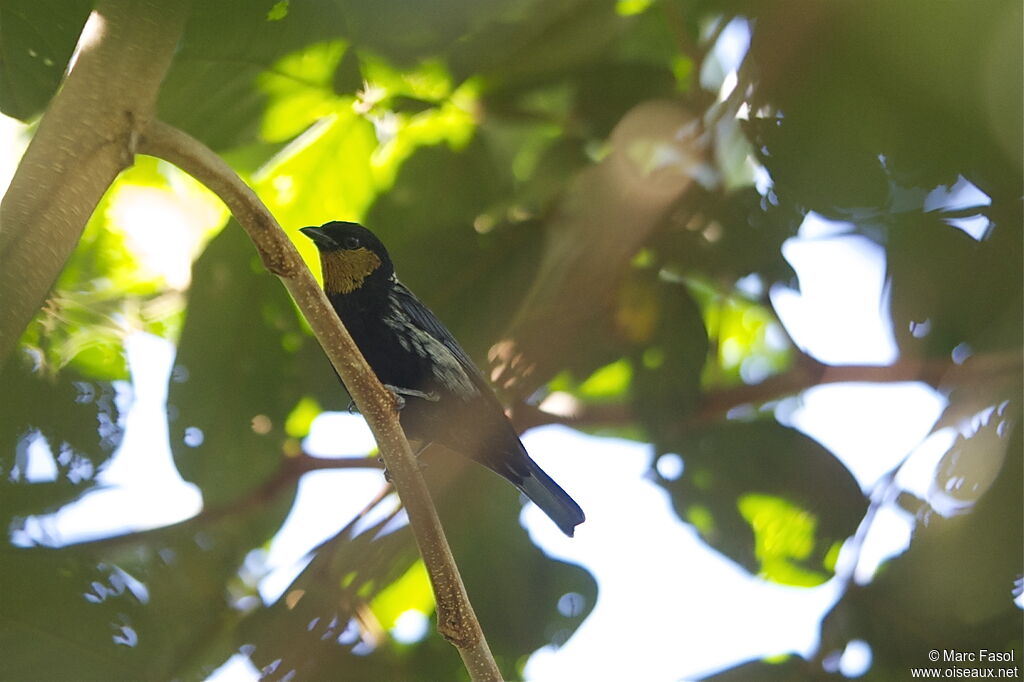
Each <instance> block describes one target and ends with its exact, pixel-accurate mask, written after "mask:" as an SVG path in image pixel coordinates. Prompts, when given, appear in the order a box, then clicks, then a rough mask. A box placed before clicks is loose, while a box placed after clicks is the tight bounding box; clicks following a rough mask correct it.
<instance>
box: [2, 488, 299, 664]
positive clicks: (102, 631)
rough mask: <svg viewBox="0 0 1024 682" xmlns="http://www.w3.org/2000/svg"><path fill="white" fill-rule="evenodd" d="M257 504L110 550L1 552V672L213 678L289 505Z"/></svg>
mask: <svg viewBox="0 0 1024 682" xmlns="http://www.w3.org/2000/svg"><path fill="white" fill-rule="evenodd" d="M293 491H294V488H292V492H293ZM256 501H257V502H258V504H254V505H251V506H249V507H238V508H236V509H234V510H233V513H231V514H227V515H220V516H219V517H218V518H216V519H214V518H211V517H207V518H205V519H204V518H197V519H193V520H191V521H187V522H184V523H181V524H177V525H173V526H169V527H167V528H163V529H158V530H155V531H149V532H145V533H136V534H133V535H130V536H126V537H123V538H118V539H117V540H116V541H115V542H113V543H108V542H105V541H102V540H101V541H99V542H96V543H86V544H83V545H76V546H72V547H65V548H60V549H49V548H46V549H44V548H29V549H10V548H8V549H5V550H3V551H0V570H2V573H3V575H4V577H5V582H4V586H3V600H4V606H5V608H4V609H3V612H2V615H0V620H2V622H3V624H2V626H0V646H3V648H4V652H5V664H4V666H5V674H8V675H13V676H14V678H15V679H75V680H109V679H112V678H118V679H124V678H130V679H172V678H173V679H203V678H205V677H206V675H208V674H209V673H210V672H212V670H213V669H214V667H216V666H218V665H220V664H221V663H223V662H224V661H225V660H226V659H227V658H228V656H230V655H231V654H232V653H233V639H232V638H231V637H230V636H227V637H225V636H223V635H222V634H221V631H222V630H224V629H227V630H228V631H229V632H230V629H231V628H232V627H233V626H234V624H235V622H236V621H237V620H238V619H239V618H240V613H239V612H238V611H236V610H235V609H234V608H233V605H232V604H230V603H229V602H228V597H229V590H228V587H229V585H230V583H231V581H232V579H233V577H234V576H235V575H236V573H237V571H238V568H239V566H240V564H241V561H242V559H243V558H244V556H245V554H246V553H247V552H249V551H250V550H251V549H252V548H253V547H255V546H259V545H260V544H262V543H263V542H265V541H266V540H267V539H268V538H269V537H270V535H271V534H272V532H273V530H274V529H275V528H277V527H278V526H279V525H280V523H281V521H282V520H283V519H284V514H285V513H286V512H287V510H288V508H289V506H290V504H291V497H290V496H289V495H284V496H282V497H279V498H275V497H273V496H267V497H263V498H259V499H258V500H256ZM268 502H269V504H268ZM55 614H59V617H57V616H55ZM40 633H46V636H45V641H43V642H41V641H40Z"/></svg>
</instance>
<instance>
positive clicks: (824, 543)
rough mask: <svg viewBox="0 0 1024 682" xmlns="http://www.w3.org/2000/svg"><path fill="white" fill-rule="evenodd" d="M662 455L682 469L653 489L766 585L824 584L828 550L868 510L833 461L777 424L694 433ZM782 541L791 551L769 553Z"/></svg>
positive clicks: (819, 448) (721, 427)
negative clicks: (675, 458)
mask: <svg viewBox="0 0 1024 682" xmlns="http://www.w3.org/2000/svg"><path fill="white" fill-rule="evenodd" d="M668 447H671V448H672V452H676V453H678V454H679V455H680V456H681V457H682V458H683V464H684V467H685V468H684V470H683V474H682V476H681V477H680V478H678V479H676V480H666V479H664V478H660V477H659V479H658V480H659V483H660V484H661V485H662V486H664V487H665V489H666V490H668V491H669V493H670V494H671V495H672V503H673V505H674V506H675V509H676V512H677V513H678V514H679V517H680V518H681V519H683V520H684V521H687V520H690V517H691V511H692V512H693V513H694V514H695V517H694V519H693V521H694V525H696V526H697V528H698V530H699V531H700V532H701V537H702V538H703V539H704V540H705V541H706V542H708V544H710V545H711V546H712V547H714V548H715V549H717V550H719V551H720V552H723V553H724V554H726V555H727V556H728V557H729V558H731V559H733V560H734V561H736V562H737V563H739V564H740V565H741V566H743V567H744V568H746V569H747V570H748V571H750V572H752V573H758V574H759V575H760V576H762V577H764V578H766V579H769V580H773V581H778V582H785V583H788V584H792V583H794V582H795V583H796V584H801V585H809V584H819V583H822V582H825V581H826V580H827V579H828V578H829V577H830V576H831V573H832V569H833V563H834V559H833V560H829V554H830V553H831V552H832V551H833V546H834V545H835V544H836V543H841V542H843V541H844V540H846V538H848V537H849V536H851V535H853V533H854V532H855V531H856V530H857V526H858V525H859V524H860V522H861V519H862V518H863V517H864V513H865V512H866V510H867V500H866V499H865V497H864V495H863V493H861V490H860V488H859V486H858V485H857V483H856V481H855V480H854V478H853V476H851V475H850V473H849V472H848V471H847V470H846V469H845V468H844V467H843V465H842V464H840V463H839V461H838V460H837V459H835V457H833V455H832V453H830V452H829V451H828V450H826V449H825V448H823V447H822V446H820V445H818V443H816V442H815V441H813V440H811V439H810V438H808V437H807V436H804V435H803V434H801V433H799V432H797V431H795V430H793V429H789V428H786V427H784V426H781V425H779V424H777V423H775V422H774V421H757V422H728V423H725V424H721V425H716V426H710V427H705V428H701V429H695V430H692V431H690V432H684V433H683V434H681V435H680V436H678V437H677V439H675V440H674V441H673V442H671V443H670V444H668ZM794 522H796V525H794ZM780 533H781V534H782V535H780ZM773 534H774V535H773ZM787 534H792V535H787ZM784 537H785V538H788V539H787V540H786V542H787V543H788V547H787V546H784V545H776V546H774V547H771V546H770V545H771V543H772V542H773V540H774V541H775V542H779V541H780V540H781V539H782V538H784ZM794 542H795V543H796V545H794V544H793V543H794ZM807 543H809V545H808V544H807ZM794 547H798V551H797V549H794Z"/></svg>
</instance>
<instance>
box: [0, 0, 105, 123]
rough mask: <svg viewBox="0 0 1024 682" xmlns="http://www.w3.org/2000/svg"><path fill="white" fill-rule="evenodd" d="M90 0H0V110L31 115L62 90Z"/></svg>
mask: <svg viewBox="0 0 1024 682" xmlns="http://www.w3.org/2000/svg"><path fill="white" fill-rule="evenodd" d="M92 4H93V3H92V2H91V1H90V0H4V2H3V3H0V65H2V68H0V111H2V112H3V113H4V114H6V115H7V116H10V117H12V118H17V119H20V120H22V121H28V120H30V119H32V118H34V117H35V116H36V115H37V114H39V113H40V112H42V110H43V109H44V108H45V107H46V104H47V103H48V102H49V101H50V97H52V96H53V93H55V92H56V91H57V87H58V86H59V85H60V82H61V79H62V78H63V77H64V70H65V67H66V66H67V63H68V60H69V59H71V53H72V52H73V51H74V48H75V44H76V43H77V42H78V34H79V33H81V31H82V26H84V25H85V20H86V18H87V17H88V16H89V10H90V9H92Z"/></svg>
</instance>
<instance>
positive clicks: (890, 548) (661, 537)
mask: <svg viewBox="0 0 1024 682" xmlns="http://www.w3.org/2000/svg"><path fill="white" fill-rule="evenodd" d="M732 34H735V35H733V36H732V37H731V38H729V40H727V41H725V45H726V47H723V52H722V53H721V54H720V55H719V66H720V73H719V74H718V75H717V76H716V75H715V74H711V75H710V76H708V78H710V79H712V81H713V79H714V78H718V79H719V80H718V81H717V82H720V83H722V84H723V86H725V87H727V86H728V81H729V74H730V73H732V72H734V71H735V67H736V65H738V63H739V61H740V59H741V58H742V56H743V53H744V52H745V49H746V42H747V40H748V38H747V33H746V27H745V25H739V26H730V28H729V31H728V32H727V36H729V35H732ZM713 82H715V81H713ZM21 130H22V129H21V127H20V126H18V125H16V124H13V123H12V122H10V121H9V120H8V119H2V118H0V139H2V140H3V141H4V143H5V144H4V145H0V146H4V147H5V148H11V149H13V148H17V147H18V145H19V144H20V143H18V142H17V140H18V139H20V138H19V137H18V136H19V135H20V134H21V133H20V131H21ZM7 143H9V145H10V146H8V144H7ZM10 163H11V157H10V155H7V154H4V155H0V187H4V186H5V185H6V182H7V180H8V179H9V175H10V172H11V171H12V169H13V165H9V164H10ZM762 180H763V178H762ZM965 192H966V194H965ZM950 194H953V195H956V196H957V197H960V198H961V199H963V200H964V201H968V200H979V201H980V200H981V199H980V198H978V197H976V196H973V195H971V194H970V189H969V188H967V189H965V188H960V189H957V188H955V187H954V188H952V189H951V190H950ZM964 197H966V198H964ZM949 199H950V197H948V196H947V197H938V198H936V199H935V200H937V201H938V200H949ZM846 227H847V226H845V225H843V224H837V223H830V222H828V221H825V220H824V219H822V218H821V217H820V216H817V215H814V214H811V215H809V216H808V218H807V220H806V221H805V223H804V225H803V226H802V227H801V230H800V235H799V236H798V237H796V238H793V239H790V240H789V241H787V242H786V244H785V246H784V249H783V254H784V255H785V257H786V259H787V260H788V261H789V262H790V264H791V265H792V266H793V267H794V269H795V270H796V272H797V273H798V275H799V278H800V282H801V293H798V292H796V291H791V290H787V289H784V288H779V289H777V290H774V291H772V292H771V295H772V302H773V304H774V305H775V307H776V308H777V310H778V312H779V315H780V317H781V319H782V322H783V323H784V324H785V326H786V328H787V329H788V330H789V332H790V334H791V335H792V337H793V338H794V339H795V341H796V343H797V344H798V345H799V346H800V347H801V348H802V349H803V350H805V351H807V352H809V353H810V354H812V355H814V356H815V357H817V358H819V359H821V360H823V361H825V362H828V363H871V364H887V363H890V362H892V361H893V360H894V359H895V357H896V347H895V343H894V340H893V334H892V331H891V329H889V327H888V325H887V322H886V320H885V316H884V302H885V293H884V274H885V260H884V253H883V251H882V249H881V248H880V247H878V246H877V245H875V244H873V243H872V242H870V241H868V240H867V239H864V238H862V237H858V236H854V235H850V234H848V231H847V229H846ZM962 229H965V231H966V230H967V229H974V230H977V229H978V226H977V225H973V224H972V225H969V226H966V227H963V228H962ZM158 232H162V233H165V234H167V233H173V229H170V228H168V229H164V230H160V231H158ZM148 233H149V234H152V233H153V231H152V230H149V231H148ZM132 234H133V237H134V238H135V239H138V240H143V241H144V240H145V239H146V236H145V235H146V234H147V231H146V230H137V231H134V232H133V233H132ZM158 251H159V250H158ZM179 260H180V254H179ZM179 265H180V264H179V263H176V264H172V265H169V266H168V267H169V268H170V267H178V266H179ZM173 352H174V349H173V347H172V346H171V345H170V344H169V343H167V342H166V341H163V340H161V339H158V338H155V337H152V336H148V335H145V334H141V333H139V334H135V335H133V336H131V337H130V338H129V341H128V357H129V362H130V365H131V368H132V373H133V382H134V386H133V392H134V402H132V404H131V407H130V410H129V412H128V416H127V431H126V436H125V440H124V443H123V445H122V446H121V448H120V449H119V450H118V452H117V454H116V455H115V456H114V458H113V460H112V461H111V462H110V464H109V465H108V466H107V467H106V468H105V469H104V470H103V471H102V472H101V473H100V474H99V480H100V482H101V484H103V485H102V487H101V488H100V489H98V490H96V491H95V492H92V493H90V494H88V495H86V496H84V497H83V498H82V499H81V500H79V501H77V502H75V503H73V504H71V505H68V506H67V507H65V508H63V509H61V510H60V511H58V512H57V513H55V514H52V515H49V516H45V517H37V518H34V519H32V520H31V522H30V523H29V524H28V526H27V528H26V530H25V532H23V533H21V534H19V535H18V536H16V537H14V538H12V540H13V541H15V542H16V543H19V544H27V543H30V542H45V543H47V544H61V543H66V542H72V541H77V540H82V539H87V538H93V537H100V536H103V535H107V534H110V533H116V532H123V531H127V530H136V529H143V528H152V527H157V526H161V525H164V524H167V523H172V522H175V521H179V520H182V519H185V518H188V517H189V516H191V515H193V514H195V513H196V512H197V511H198V510H199V509H200V507H201V499H200V495H199V492H198V491H197V489H196V488H195V486H192V485H191V484H188V483H186V482H184V481H182V480H181V478H180V477H179V476H178V474H177V471H176V470H175V468H174V465H173V461H172V459H171V455H170V450H169V447H168V442H167V438H168V435H167V424H166V418H165V413H164V404H165V400H166V387H167V379H168V375H169V372H170V368H171V364H172V361H173ZM944 405H945V399H944V398H943V397H942V396H940V395H938V394H937V393H936V392H935V391H933V390H932V389H930V388H928V387H927V386H924V385H921V384H899V385H887V386H872V385H832V386H826V387H820V388H816V389H812V390H809V391H806V392H805V393H803V394H802V395H801V396H799V397H795V398H792V399H790V400H786V401H783V403H782V404H781V405H780V406H779V409H778V416H779V418H780V420H781V421H782V422H783V423H785V424H789V425H792V426H794V427H795V428H797V429H800V430H802V431H804V432H805V433H807V434H808V435H810V436H811V437H813V438H815V439H817V440H818V441H819V442H821V443H823V444H824V445H825V446H826V447H828V448H829V449H831V450H832V451H833V452H835V453H836V455H837V456H838V457H839V458H840V459H841V460H842V461H843V462H844V463H845V464H846V465H847V466H848V468H849V469H850V470H851V471H852V472H853V474H854V475H855V477H856V478H857V480H858V481H859V482H860V484H861V485H862V487H864V488H865V489H867V488H869V487H870V486H871V485H872V484H873V483H874V482H875V481H877V480H878V478H879V477H880V476H881V475H882V474H883V473H885V472H887V471H889V470H890V469H891V468H892V467H893V466H894V465H895V464H896V463H897V462H899V461H900V460H901V459H902V458H903V457H905V456H906V455H907V454H908V453H909V452H911V451H913V450H914V449H915V447H916V446H917V444H918V443H919V442H920V441H921V440H922V439H924V438H925V436H926V435H927V434H928V432H929V430H930V429H931V427H932V425H933V424H934V422H935V419H936V418H937V417H938V416H939V414H940V413H941V411H942V409H943V407H944ZM524 442H525V444H526V446H527V448H528V449H529V450H530V452H531V453H532V454H533V455H534V457H535V458H536V459H537V460H538V461H539V462H540V463H541V465H542V466H543V467H544V468H545V469H546V470H547V471H548V472H550V473H551V475H552V476H553V477H554V478H555V479H556V480H558V481H560V482H562V483H563V484H564V486H565V487H566V488H567V489H569V490H572V491H573V495H574V497H575V498H576V499H577V500H578V501H579V502H580V504H581V506H583V507H584V508H585V509H586V510H587V522H586V523H585V524H584V525H583V526H581V527H580V528H579V529H578V531H577V536H576V538H575V539H569V538H566V537H565V536H563V535H562V534H561V533H560V532H559V531H558V530H557V529H556V528H555V527H554V526H553V525H552V524H551V523H550V522H549V521H548V520H547V519H546V518H545V517H544V516H543V514H542V513H541V512H540V511H539V510H538V509H536V508H535V507H534V506H533V505H532V504H528V505H527V506H526V507H525V508H524V512H523V515H522V520H523V524H524V526H525V529H526V532H528V533H529V534H530V536H531V538H532V539H533V540H534V541H535V542H536V543H537V544H538V545H539V546H540V547H541V548H543V549H544V551H546V552H547V553H549V554H550V555H551V556H554V557H558V558H560V559H564V560H566V561H571V562H575V563H579V564H581V565H583V566H585V567H587V569H588V570H590V571H591V572H592V573H593V575H594V576H595V577H596V579H597V580H598V584H599V594H598V600H597V603H596V604H595V605H594V610H593V612H592V613H591V615H590V616H589V617H588V618H587V619H586V620H585V622H584V623H583V625H582V626H581V628H580V629H579V631H578V632H577V633H576V634H575V635H574V636H573V637H572V638H571V639H570V640H569V641H568V642H567V643H566V644H565V645H564V646H562V647H561V648H559V649H557V650H556V649H553V648H545V649H542V650H541V651H539V652H537V653H536V654H535V655H534V656H532V657H531V659H530V661H529V663H528V664H527V668H526V674H527V677H528V679H530V680H535V681H538V682H539V681H545V680H551V681H553V682H554V681H560V680H567V679H586V680H622V679H634V680H644V681H645V682H656V681H659V680H666V681H667V680H679V679H697V678H699V677H701V676H702V675H703V674H705V673H708V672H711V671H714V670H716V669H718V668H721V667H723V666H726V665H730V664H735V663H739V662H742V661H744V660H747V659H752V658H759V657H764V656H772V655H778V654H784V653H788V652H798V653H803V654H810V653H812V652H813V651H814V649H815V647H816V645H817V641H818V629H819V625H820V620H821V618H822V616H823V615H824V614H825V613H826V612H827V611H828V610H829V608H830V607H831V606H832V604H833V603H834V601H835V599H836V598H837V591H838V590H837V585H836V584H835V583H836V581H832V582H830V583H827V584H825V585H822V586H820V587H817V588H813V589H797V588H787V587H782V586H778V585H774V584H771V583H767V582H764V581H761V580H758V579H757V578H754V577H751V576H749V575H747V574H746V573H745V572H744V571H742V570H741V569H739V568H738V567H737V566H736V565H734V564H733V563H732V562H731V561H729V560H728V559H726V558H725V557H723V556H722V555H720V554H718V553H717V552H715V551H713V550H711V549H710V548H709V547H708V546H707V545H705V544H704V543H702V542H701V541H700V540H699V539H698V537H697V536H696V534H695V532H694V530H693V529H692V527H690V526H688V525H686V524H684V523H682V522H681V521H680V520H679V518H678V517H677V516H676V514H675V513H674V511H673V510H672V508H671V505H670V503H669V500H668V497H667V495H666V493H665V492H664V491H663V490H662V489H660V488H659V487H658V486H656V485H655V484H653V483H652V482H651V481H649V480H648V476H647V474H648V470H649V468H650V464H651V459H652V455H653V453H652V449H651V447H650V446H648V445H644V444H640V443H635V442H629V441H622V440H614V439H602V438H595V437H590V436H585V435H582V434H579V433H576V432H573V431H571V430H569V429H566V428H560V427H546V428H541V429H535V430H533V431H531V432H529V433H528V434H527V435H526V437H525V438H524ZM307 447H308V449H309V450H310V451H312V452H320V453H323V454H325V455H326V454H329V455H338V454H345V453H351V454H363V453H365V452H367V451H368V450H369V449H371V448H372V447H373V443H372V438H371V437H370V435H369V432H368V430H367V429H366V427H365V424H364V423H363V422H362V420H361V418H359V417H356V416H351V415H347V414H326V415H322V416H321V417H320V418H319V419H317V421H316V422H315V424H314V428H313V432H312V434H311V435H310V437H309V439H308V442H307ZM946 447H948V444H947V445H946ZM341 448H343V449H341ZM942 452H944V449H943V443H942V442H941V439H940V441H936V439H934V438H933V439H930V440H929V441H928V443H927V444H926V446H925V447H923V448H921V449H920V451H919V453H918V454H917V455H915V459H914V460H913V461H914V462H915V463H916V464H915V467H911V468H910V470H912V471H915V472H916V473H915V474H914V475H913V476H909V477H907V480H906V481H905V484H906V485H907V486H909V487H915V486H917V487H921V488H923V489H925V490H926V489H927V486H928V483H929V482H930V480H931V477H932V474H933V471H934V466H935V462H937V459H938V457H940V456H941V454H942ZM577 453H585V456H584V455H581V454H577ZM29 474H30V477H31V479H32V480H37V481H45V480H52V479H53V477H54V476H55V475H56V467H55V465H54V462H53V458H52V455H51V453H50V452H49V451H48V449H47V448H46V446H45V445H44V444H43V443H42V442H37V443H35V444H34V445H33V446H32V447H31V448H30V450H29ZM380 483H381V475H380V472H378V471H373V470H368V471H336V472H330V471H324V472H315V473H311V474H307V475H306V476H305V477H304V478H303V479H302V482H301V484H300V487H299V494H298V497H297V500H296V503H295V507H294V508H293V509H292V511H291V514H290V515H289V517H288V519H287V521H286V522H285V525H284V527H283V528H282V529H281V531H280V532H279V533H278V535H277V537H276V538H275V539H274V541H273V542H272V544H271V546H270V548H269V551H268V553H267V555H266V557H265V561H266V565H267V567H268V568H269V569H270V572H269V574H268V575H267V577H266V578H265V579H264V580H263V581H262V582H261V583H260V594H261V596H262V597H263V598H264V600H265V601H267V602H270V601H273V600H274V599H275V598H276V597H277V596H278V595H280V594H281V593H282V592H283V590H284V589H285V588H286V587H287V585H288V584H289V582H290V581H291V579H292V578H293V577H294V576H295V575H296V574H297V573H298V572H299V571H300V570H301V569H302V567H303V566H304V558H303V557H304V556H305V554H306V552H307V551H308V550H309V549H311V548H312V547H314V546H315V545H317V544H318V543H319V542H321V541H322V540H324V539H326V538H328V537H330V536H332V535H333V534H334V533H336V532H337V531H338V530H339V529H340V528H341V527H342V526H343V525H344V524H345V523H346V522H347V521H348V520H349V519H350V518H351V516H352V515H353V514H354V513H356V512H357V511H358V510H359V509H360V508H361V507H362V506H363V505H364V504H365V502H366V501H367V500H369V499H370V498H371V497H372V496H373V495H374V494H375V493H376V492H377V491H378V489H379V486H380ZM640 518H642V519H643V520H644V523H643V524H642V531H640V530H638V526H637V524H636V523H635V522H636V520H637V519H640ZM909 530H910V521H909V520H908V519H907V518H905V515H903V514H902V512H899V511H898V510H896V509H894V508H892V507H886V508H883V510H882V511H881V512H880V513H879V516H878V520H877V521H876V523H875V525H874V527H873V528H872V532H871V534H870V535H869V538H868V542H867V543H866V545H865V547H864V550H863V552H862V555H861V563H860V566H859V567H858V570H857V574H856V575H857V576H858V577H860V578H862V579H863V578H868V577H870V575H871V573H872V572H873V570H874V567H876V566H877V565H878V563H879V561H881V560H882V559H884V558H885V557H886V556H890V555H891V554H892V553H894V552H898V551H901V550H902V549H903V548H905V546H906V543H907V541H908V539H909ZM847 559H848V557H847ZM841 563H842V559H841ZM847 563H848V562H847ZM427 626H428V623H427V621H426V620H425V619H424V618H423V617H422V616H417V615H416V614H410V617H409V618H406V619H404V620H403V621H402V622H401V623H400V627H399V630H398V631H396V632H395V635H396V636H399V637H401V638H408V639H415V638H417V637H418V636H421V635H422V633H423V631H424V629H425V628H426V627H427ZM610 645H614V651H616V652H623V651H627V650H630V649H632V651H631V655H629V656H622V655H610V654H609V651H610ZM869 660H870V649H869V648H867V647H866V645H856V646H852V647H850V648H849V649H848V651H847V655H846V656H845V657H844V659H843V661H842V663H841V666H842V670H843V671H844V672H847V673H849V674H852V673H856V672H857V671H858V670H863V669H864V667H865V666H866V665H867V663H868V661H869ZM211 679H215V680H218V682H224V681H226V680H227V681H232V682H233V681H236V680H256V679H258V673H257V671H256V670H255V669H254V668H253V667H252V665H251V663H249V662H248V660H247V659H245V658H244V657H242V656H236V657H235V658H233V659H232V660H231V661H230V662H229V663H228V664H226V665H225V666H224V667H223V668H221V669H220V670H219V671H218V672H217V673H216V674H215V675H214V676H213V678H211Z"/></svg>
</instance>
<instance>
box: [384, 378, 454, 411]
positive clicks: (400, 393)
mask: <svg viewBox="0 0 1024 682" xmlns="http://www.w3.org/2000/svg"><path fill="white" fill-rule="evenodd" d="M384 388H386V389H388V390H389V391H391V394H392V395H393V396H395V403H396V405H397V407H398V410H399V411H401V409H402V408H403V407H405V397H404V396H408V397H410V398H420V399H422V400H427V401H429V402H432V403H436V402H437V401H438V400H440V399H441V396H439V395H438V394H436V393H427V392H425V391H417V390H416V389H414V388H399V387H398V386H392V385H391V384H384Z"/></svg>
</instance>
